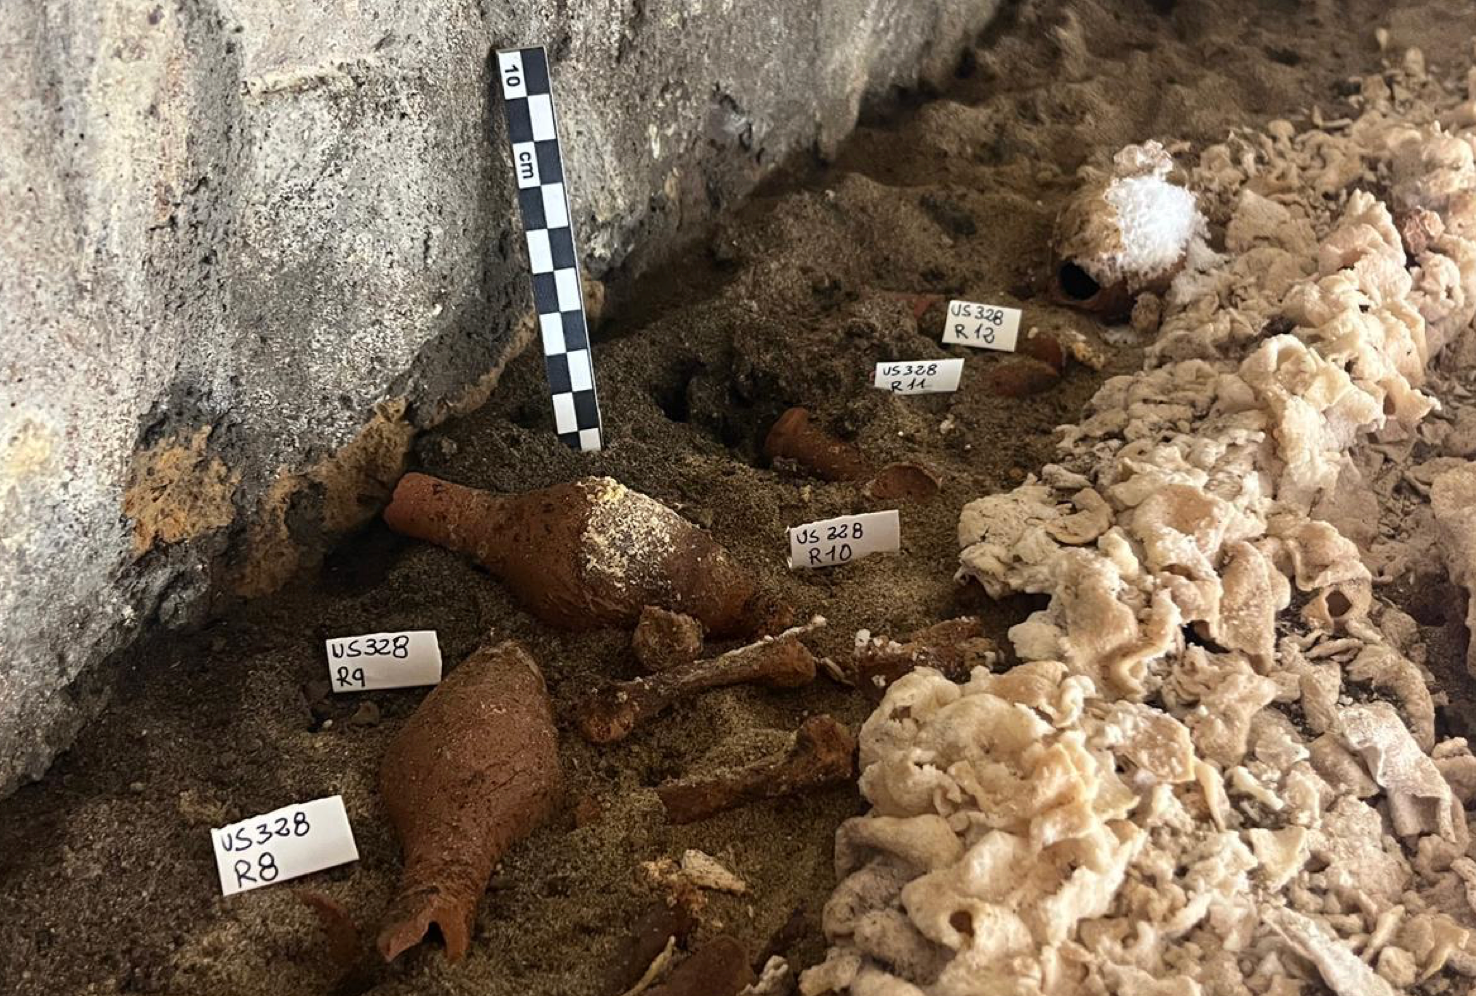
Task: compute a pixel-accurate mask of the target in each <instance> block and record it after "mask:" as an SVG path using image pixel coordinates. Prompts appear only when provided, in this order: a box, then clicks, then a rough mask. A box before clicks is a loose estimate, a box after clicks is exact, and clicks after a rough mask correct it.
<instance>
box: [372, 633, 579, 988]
mask: <svg viewBox="0 0 1476 996" xmlns="http://www.w3.org/2000/svg"><path fill="white" fill-rule="evenodd" d="M559 788H560V768H559V750H558V736H557V734H556V732H555V730H554V721H553V709H552V707H551V706H550V704H549V700H548V691H547V689H546V688H545V687H544V683H543V674H542V672H541V671H539V669H538V665H537V664H536V663H535V662H534V660H533V658H532V657H531V656H529V654H528V652H527V651H526V650H524V649H523V648H522V647H521V646H519V645H518V644H516V643H512V642H507V643H500V644H497V645H496V646H483V647H481V648H480V649H478V650H477V651H476V652H475V653H474V654H472V655H471V656H470V657H469V658H467V659H466V660H465V661H463V662H462V663H461V665H460V666H458V667H457V668H456V669H455V670H454V671H452V672H451V674H450V675H449V676H448V677H447V678H446V679H445V680H444V681H442V682H441V684H440V685H439V686H437V687H436V689H435V690H434V691H432V692H431V693H430V695H428V696H426V698H425V701H424V702H422V703H421V704H420V708H418V709H417V710H415V714H414V715H413V716H411V717H410V720H409V722H407V723H406V724H405V726H404V728H403V729H402V730H401V731H400V733H399V735H398V736H396V737H395V739H394V741H393V742H392V743H391V744H390V747H389V749H388V750H387V751H386V752H385V755H384V762H383V764H382V765H381V767H380V792H381V794H382V795H383V797H384V804H385V808H386V809H388V810H389V815H390V820H391V821H392V822H393V823H394V826H395V829H396V830H397V831H398V832H399V835H400V842H401V845H402V847H403V850H404V856H405V870H404V873H403V876H402V879H401V883H400V892H399V895H398V896H397V897H396V898H395V900H394V902H393V903H392V904H391V906H390V910H389V913H388V914H387V916H386V918H385V924H384V927H383V929H382V930H381V931H380V934H379V950H380V953H382V954H383V955H384V957H385V958H386V959H394V958H395V957H397V956H398V955H399V954H401V953H402V952H404V951H405V950H407V949H409V948H411V947H414V946H415V945H416V944H419V943H420V941H421V940H422V939H424V937H425V936H426V934H427V932H428V931H429V930H430V928H431V927H432V926H434V927H437V928H439V929H440V932H441V936H442V937H443V938H445V941H446V957H447V958H449V959H450V960H452V961H457V960H459V959H460V958H461V957H462V956H464V955H465V954H466V950H467V945H468V943H469V942H470V939H471V929H472V921H473V919H474V918H475V915H476V909H477V902H478V900H480V899H481V896H482V893H483V891H484V890H485V889H486V887H487V880H488V879H489V878H490V877H491V875H492V868H493V867H494V866H495V865H496V864H497V861H498V860H499V859H500V858H501V857H502V855H503V854H504V853H506V851H507V849H508V848H509V847H511V846H512V845H513V844H514V843H516V842H517V841H518V840H521V839H522V838H523V837H525V836H527V835H528V834H529V833H530V832H532V831H533V829H534V828H536V827H537V826H538V825H539V824H540V823H542V822H543V820H544V819H545V818H546V817H547V816H548V814H549V811H550V810H551V809H552V808H553V806H554V803H555V801H556V799H557V798H558V794H559Z"/></svg>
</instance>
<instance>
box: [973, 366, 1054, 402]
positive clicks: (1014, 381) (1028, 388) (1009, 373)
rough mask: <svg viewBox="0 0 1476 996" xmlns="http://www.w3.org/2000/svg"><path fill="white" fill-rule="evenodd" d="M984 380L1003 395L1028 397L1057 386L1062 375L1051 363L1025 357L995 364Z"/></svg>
mask: <svg viewBox="0 0 1476 996" xmlns="http://www.w3.org/2000/svg"><path fill="white" fill-rule="evenodd" d="M984 380H985V383H987V384H988V385H989V390H990V391H991V392H993V393H994V394H998V395H1000V396H1001V397H1005V398H1027V397H1030V396H1031V395H1033V394H1040V393H1042V392H1044V391H1049V390H1050V389H1051V388H1053V387H1055V386H1056V384H1057V383H1058V382H1059V381H1060V380H1061V375H1060V373H1058V372H1057V371H1056V370H1055V368H1053V367H1052V366H1051V365H1050V364H1049V363H1042V362H1041V361H1040V360H1033V359H1029V358H1025V359H1019V360H1006V361H1004V362H1003V363H997V364H995V365H994V366H992V367H990V368H989V372H988V373H987V374H985V376H984Z"/></svg>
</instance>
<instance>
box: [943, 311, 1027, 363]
mask: <svg viewBox="0 0 1476 996" xmlns="http://www.w3.org/2000/svg"><path fill="white" fill-rule="evenodd" d="M1019 335H1020V309H1019V308H1003V307H1000V306H999V305H997V304H977V303H975V302H973V301H949V302H948V318H947V320H946V324H945V325H944V326H943V341H944V342H951V343H955V344H957V345H960V346H973V347H974V348H975V349H1001V350H1004V351H1005V352H1007V353H1013V352H1014V351H1015V340H1016V339H1017V338H1019Z"/></svg>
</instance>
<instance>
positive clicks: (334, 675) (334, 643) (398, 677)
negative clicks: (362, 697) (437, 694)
mask: <svg viewBox="0 0 1476 996" xmlns="http://www.w3.org/2000/svg"><path fill="white" fill-rule="evenodd" d="M327 646H328V678H329V680H330V681H331V682H332V683H333V690H334V691H335V692H363V691H368V690H370V689H374V688H408V687H410V686H411V685H434V684H436V683H437V682H439V681H440V680H441V646H440V643H439V642H437V640H436V631H435V630H433V629H418V630H412V631H410V632H408V633H366V634H364V635H363V636H340V637H336V638H334V639H332V640H329V641H327Z"/></svg>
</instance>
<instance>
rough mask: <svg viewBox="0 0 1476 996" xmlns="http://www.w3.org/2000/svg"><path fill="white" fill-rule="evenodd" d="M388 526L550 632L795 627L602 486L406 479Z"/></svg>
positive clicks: (708, 543)
mask: <svg viewBox="0 0 1476 996" xmlns="http://www.w3.org/2000/svg"><path fill="white" fill-rule="evenodd" d="M384 521H385V522H386V523H388V524H389V527H390V528H391V529H394V530H395V531H396V532H400V533H404V534H405V535H407V536H413V537H415V538H417V539H423V540H429V541H430V542H432V543H436V544H438V545H440V546H444V547H446V548H447V549H450V550H455V551H456V552H458V553H465V554H468V555H470V556H471V557H472V558H474V559H475V560H476V561H477V562H478V563H480V564H481V565H482V566H484V567H486V568H487V570H489V571H491V572H492V574H493V575H495V576H496V577H498V578H500V579H501V580H502V581H503V583H504V584H506V585H507V586H508V587H509V588H510V589H512V591H513V593H514V594H516V595H517V596H518V598H519V599H521V600H522V602H523V603H524V604H525V605H526V606H527V607H528V609H529V611H531V612H532V613H533V614H534V615H536V616H538V617H539V618H540V619H542V620H543V621H544V622H547V623H551V624H553V625H555V626H562V627H565V628H568V629H588V628H591V627H594V626H606V625H620V626H631V625H634V624H635V622H636V620H637V619H638V617H639V616H640V613H641V610H642V609H644V608H645V607H646V606H648V605H654V606H657V607H659V608H663V609H668V610H670V611H673V612H682V613H685V614H687V615H689V616H692V617H693V618H695V619H697V620H699V621H700V622H701V623H702V625H704V626H706V627H707V629H708V631H709V632H711V633H713V634H714V635H718V636H730V635H746V634H751V633H765V632H773V631H776V630H780V629H783V628H784V627H785V626H786V625H788V622H789V619H790V617H791V616H790V612H789V610H788V609H787V608H785V607H784V606H782V605H780V604H779V603H778V602H777V600H775V599H774V598H773V597H771V596H770V595H768V594H767V593H765V592H764V591H762V590H761V589H760V587H759V585H758V581H757V579H756V578H754V577H753V576H752V575H751V574H750V573H749V572H748V571H746V570H744V569H743V568H742V567H740V566H739V565H738V564H737V563H736V562H735V561H734V560H733V558H732V556H731V555H729V553H728V551H727V550H725V549H723V548H722V547H721V546H719V545H718V544H717V543H715V542H714V541H713V539H712V538H711V537H710V536H708V535H707V533H705V532H703V531H702V530H701V529H698V528H697V527H696V526H694V525H692V524H691V523H690V522H688V521H687V520H686V519H684V518H682V517H681V516H680V515H678V514H677V513H675V512H673V511H672V510H671V509H669V508H667V507H666V506H665V505H663V504H661V503H660V502H658V501H656V500H655V499H653V498H648V497H647V496H646V495H643V494H640V493H639V492H636V491H632V490H630V489H629V488H627V487H625V486H624V485H623V484H620V483H619V482H617V481H614V480H611V479H610V478H608V477H586V478H583V479H581V480H578V481H574V482H571V483H568V484H556V485H554V486H553V487H550V488H544V489H542V490H540V491H530V492H528V493H527V494H522V495H512V496H504V495H495V494H491V493H489V492H486V491H480V490H478V489H476V488H468V487H463V486H462V485H459V484H452V483H451V482H449V481H442V480H439V479H437V478H434V477H428V476H426V475H424V474H406V475H405V476H404V477H403V478H401V480H400V483H399V484H398V485H397V486H396V487H395V494H394V498H393V499H392V500H391V502H390V504H389V507H388V508H386V509H385V510H384Z"/></svg>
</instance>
